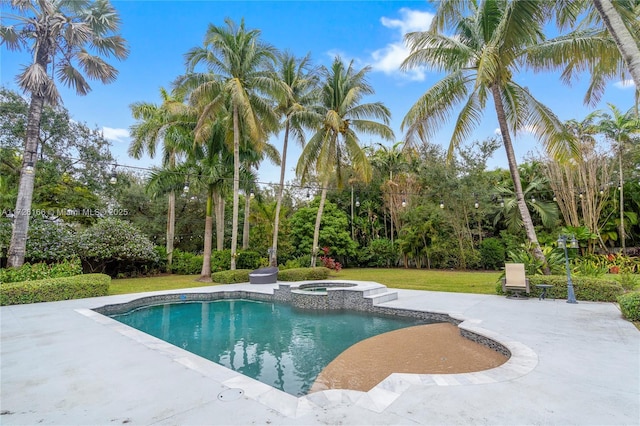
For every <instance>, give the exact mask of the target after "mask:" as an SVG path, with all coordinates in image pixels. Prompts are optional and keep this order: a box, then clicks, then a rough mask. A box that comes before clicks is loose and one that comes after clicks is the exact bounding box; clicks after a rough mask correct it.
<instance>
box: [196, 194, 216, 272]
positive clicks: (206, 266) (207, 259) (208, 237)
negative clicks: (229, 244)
mask: <svg viewBox="0 0 640 426" xmlns="http://www.w3.org/2000/svg"><path fill="white" fill-rule="evenodd" d="M207 192H208V194H207V210H206V214H205V220H204V253H203V259H202V270H201V271H200V278H199V279H198V281H206V282H209V281H211V245H212V241H213V217H212V216H211V213H212V212H213V189H212V188H209V189H208V191H207Z"/></svg>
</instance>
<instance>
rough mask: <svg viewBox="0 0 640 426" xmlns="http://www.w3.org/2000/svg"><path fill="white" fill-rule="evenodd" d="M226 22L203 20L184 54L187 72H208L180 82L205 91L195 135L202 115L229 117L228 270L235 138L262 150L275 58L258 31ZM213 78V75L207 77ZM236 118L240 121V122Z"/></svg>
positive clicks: (236, 178) (270, 116)
mask: <svg viewBox="0 0 640 426" xmlns="http://www.w3.org/2000/svg"><path fill="white" fill-rule="evenodd" d="M225 23H226V27H222V26H220V27H218V26H215V25H209V28H208V29H207V33H206V35H205V40H204V46H203V47H196V48H193V49H191V50H190V51H189V52H188V53H187V54H186V60H187V72H188V73H193V70H194V69H195V67H196V66H198V65H199V64H201V63H202V64H204V65H205V66H206V67H207V68H208V70H209V73H207V74H206V75H204V76H202V75H199V74H191V75H187V76H186V77H185V78H183V79H182V84H186V85H187V86H191V87H193V84H194V83H196V84H197V83H198V82H200V83H201V85H199V86H197V87H196V88H195V90H194V93H193V94H194V95H195V97H196V98H198V95H201V94H204V93H207V94H208V95H209V96H207V99H209V103H208V104H207V105H204V108H203V116H202V117H201V120H200V121H199V123H198V128H196V140H198V138H199V137H198V133H199V130H200V129H199V128H202V126H206V119H205V120H202V118H203V117H204V118H207V117H210V115H211V114H215V111H217V110H218V109H220V108H221V107H226V108H227V109H228V111H230V113H231V117H232V123H233V124H232V126H233V127H232V129H233V130H232V132H231V134H232V135H233V170H234V172H233V219H232V221H233V225H232V230H231V269H232V270H234V269H235V268H236V255H237V253H236V249H237V245H238V212H239V190H240V141H241V139H242V136H241V132H247V133H246V137H247V138H249V139H250V140H251V141H253V143H255V144H256V150H258V151H260V150H261V149H262V146H261V144H263V143H264V142H265V141H266V136H265V135H266V133H267V132H266V130H265V129H267V130H269V129H273V128H275V127H276V126H277V119H276V118H275V115H274V113H273V110H272V109H271V104H270V103H269V102H268V101H267V100H266V99H264V98H263V97H261V93H262V92H266V91H267V90H268V89H269V86H270V80H269V79H268V78H267V72H266V71H265V70H266V68H267V65H268V63H269V62H272V61H274V60H275V49H273V48H272V47H271V46H270V45H268V44H266V43H263V42H262V41H260V39H259V36H260V31H259V30H251V31H247V30H246V29H245V26H244V20H242V21H241V22H240V25H239V26H237V25H236V24H235V23H234V22H233V21H232V20H231V19H228V18H227V19H225ZM212 76H213V77H214V78H213V79H212V78H211V77H212ZM241 121H242V123H241Z"/></svg>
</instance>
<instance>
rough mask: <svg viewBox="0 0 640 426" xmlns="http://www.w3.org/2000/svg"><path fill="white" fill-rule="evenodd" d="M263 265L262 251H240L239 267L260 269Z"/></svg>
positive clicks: (237, 264) (237, 260) (237, 263)
mask: <svg viewBox="0 0 640 426" xmlns="http://www.w3.org/2000/svg"><path fill="white" fill-rule="evenodd" d="M260 266H261V258H260V253H257V252H255V251H248V250H247V251H239V252H238V258H237V259H236V268H237V269H258V268H259V267H260Z"/></svg>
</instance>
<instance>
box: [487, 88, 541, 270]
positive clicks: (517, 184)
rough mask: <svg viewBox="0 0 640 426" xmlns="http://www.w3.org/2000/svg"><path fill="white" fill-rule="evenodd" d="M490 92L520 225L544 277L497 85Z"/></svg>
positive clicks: (534, 231)
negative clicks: (513, 190) (511, 181)
mask: <svg viewBox="0 0 640 426" xmlns="http://www.w3.org/2000/svg"><path fill="white" fill-rule="evenodd" d="M491 92H492V94H493V101H494V104H495V108H496V113H497V114H498V123H499V124H500V132H501V133H502V142H503V144H504V149H505V151H506V152H507V161H508V163H509V171H510V172H511V179H512V180H513V186H514V189H515V194H516V201H517V203H518V210H519V211H520V216H521V217H522V223H523V226H524V229H525V232H526V234H527V238H528V239H529V242H530V243H531V245H532V246H533V256H534V257H535V258H536V259H537V260H539V261H540V262H542V265H543V272H544V274H545V275H549V274H550V273H551V271H550V269H549V265H548V264H547V259H546V258H545V257H544V254H543V253H542V250H541V249H540V244H539V243H538V237H537V235H536V230H535V228H534V227H533V220H532V219H531V214H530V213H529V209H528V207H527V202H526V200H525V199H524V191H523V190H522V182H521V181H520V172H519V171H518V163H517V162H516V156H515V153H514V151H513V143H512V142H511V135H510V134H509V127H508V126H507V117H506V114H505V112H504V105H503V103H502V97H501V93H500V88H499V87H498V86H497V85H493V86H491Z"/></svg>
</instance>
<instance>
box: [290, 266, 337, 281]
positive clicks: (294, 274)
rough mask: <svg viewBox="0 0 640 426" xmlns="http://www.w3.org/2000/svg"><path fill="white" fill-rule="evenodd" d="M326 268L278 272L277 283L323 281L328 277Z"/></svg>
mask: <svg viewBox="0 0 640 426" xmlns="http://www.w3.org/2000/svg"><path fill="white" fill-rule="evenodd" d="M329 272H331V271H330V270H329V269H328V268H325V267H323V266H320V267H317V268H293V269H285V270H283V271H279V272H278V280H279V281H307V280H324V279H326V278H327V277H329Z"/></svg>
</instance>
